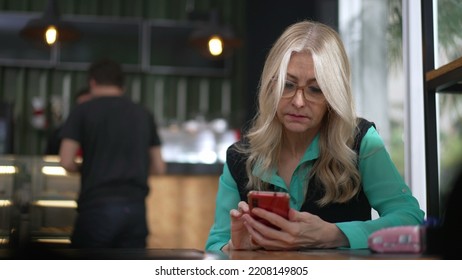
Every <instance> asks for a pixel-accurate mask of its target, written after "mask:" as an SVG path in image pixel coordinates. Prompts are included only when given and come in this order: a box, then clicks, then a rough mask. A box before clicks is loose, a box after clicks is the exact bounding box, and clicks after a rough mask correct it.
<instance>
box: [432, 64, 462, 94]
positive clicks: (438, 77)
mask: <svg viewBox="0 0 462 280" xmlns="http://www.w3.org/2000/svg"><path fill="white" fill-rule="evenodd" d="M425 80H426V82H427V87H428V90H435V91H437V92H453V93H462V57H460V58H458V59H456V60H454V61H452V62H450V63H448V64H446V65H443V66H441V67H440V68H437V69H434V70H431V71H428V72H427V73H426V75H425Z"/></svg>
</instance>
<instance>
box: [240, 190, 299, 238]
mask: <svg viewBox="0 0 462 280" xmlns="http://www.w3.org/2000/svg"><path fill="white" fill-rule="evenodd" d="M247 199H248V204H249V208H250V215H252V217H253V218H254V219H256V220H258V221H260V222H262V223H264V224H265V225H268V226H270V227H273V228H276V229H278V228H277V227H276V226H275V225H273V224H271V223H270V222H268V221H266V220H264V219H262V218H260V217H256V216H253V214H252V209H253V208H254V207H259V208H262V209H265V210H267V211H270V212H273V213H276V214H278V215H279V216H281V217H283V218H285V219H288V218H289V209H290V206H289V200H290V196H289V194H288V193H285V192H269V191H250V192H249V193H248V195H247Z"/></svg>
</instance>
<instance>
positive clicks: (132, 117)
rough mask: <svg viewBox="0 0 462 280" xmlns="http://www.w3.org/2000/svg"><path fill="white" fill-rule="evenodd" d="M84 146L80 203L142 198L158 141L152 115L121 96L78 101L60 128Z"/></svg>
mask: <svg viewBox="0 0 462 280" xmlns="http://www.w3.org/2000/svg"><path fill="white" fill-rule="evenodd" d="M61 136H62V138H63V139H64V138H70V139H73V140H75V141H77V142H79V143H80V145H81V147H82V150H83V155H82V157H83V162H82V170H81V190H80V196H79V201H78V202H79V208H81V207H82V205H83V204H85V203H90V202H93V201H102V200H105V201H107V200H110V199H125V200H127V199H130V200H135V199H138V200H141V199H144V198H145V196H146V195H147V193H148V190H149V189H148V185H147V179H148V176H149V165H150V159H149V149H150V148H151V147H153V146H160V144H161V141H160V138H159V135H158V133H157V126H156V123H155V120H154V116H153V115H152V114H151V113H150V112H149V111H148V110H147V109H146V108H144V107H143V106H141V105H139V104H135V103H134V102H132V101H131V100H129V99H128V98H126V97H123V96H114V97H113V96H111V97H99V98H95V99H92V100H90V101H87V102H85V103H83V104H81V105H78V106H77V107H76V108H75V109H74V110H73V111H72V112H71V114H70V115H69V117H68V119H67V120H66V123H65V124H64V127H63V129H62V131H61Z"/></svg>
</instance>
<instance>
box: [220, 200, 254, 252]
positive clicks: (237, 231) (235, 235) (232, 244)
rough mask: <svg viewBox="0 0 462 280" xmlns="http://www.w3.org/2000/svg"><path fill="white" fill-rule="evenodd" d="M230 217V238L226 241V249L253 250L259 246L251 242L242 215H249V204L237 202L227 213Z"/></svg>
mask: <svg viewBox="0 0 462 280" xmlns="http://www.w3.org/2000/svg"><path fill="white" fill-rule="evenodd" d="M229 215H230V217H231V240H230V241H229V243H228V245H227V246H228V247H227V249H228V250H255V249H258V248H260V247H259V246H257V245H255V244H254V243H253V242H252V237H251V236H250V234H249V232H248V230H247V227H246V226H245V219H243V218H242V217H243V216H244V215H250V209H249V205H248V204H247V203H246V202H245V201H241V202H239V204H238V206H237V209H232V210H231V211H230V213H229Z"/></svg>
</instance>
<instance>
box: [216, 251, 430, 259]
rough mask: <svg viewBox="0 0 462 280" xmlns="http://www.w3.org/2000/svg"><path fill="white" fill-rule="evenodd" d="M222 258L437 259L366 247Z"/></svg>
mask: <svg viewBox="0 0 462 280" xmlns="http://www.w3.org/2000/svg"><path fill="white" fill-rule="evenodd" d="M222 258H223V259H231V260H416V259H430V260H431V259H438V257H437V256H432V255H425V254H391V253H387V254H378V253H373V252H371V251H370V250H368V249H364V250H347V249H345V250H341V249H327V250H320V249H311V250H304V251H263V250H262V251H231V252H226V253H225V252H224V253H222Z"/></svg>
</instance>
